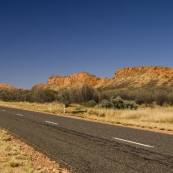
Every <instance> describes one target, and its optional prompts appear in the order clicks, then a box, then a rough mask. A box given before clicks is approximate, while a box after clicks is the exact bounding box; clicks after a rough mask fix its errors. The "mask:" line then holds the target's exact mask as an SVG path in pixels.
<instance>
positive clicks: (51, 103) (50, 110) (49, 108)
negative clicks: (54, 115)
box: [49, 103, 52, 113]
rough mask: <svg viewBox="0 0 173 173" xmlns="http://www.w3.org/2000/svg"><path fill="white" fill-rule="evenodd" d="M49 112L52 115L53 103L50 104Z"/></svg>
mask: <svg viewBox="0 0 173 173" xmlns="http://www.w3.org/2000/svg"><path fill="white" fill-rule="evenodd" d="M49 110H50V113H51V112H52V103H50V108H49Z"/></svg>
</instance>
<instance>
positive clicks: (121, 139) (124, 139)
mask: <svg viewBox="0 0 173 173" xmlns="http://www.w3.org/2000/svg"><path fill="white" fill-rule="evenodd" d="M114 139H116V140H119V141H124V142H128V143H132V144H136V145H141V146H144V147H150V148H154V147H153V146H150V145H146V144H141V143H138V142H133V141H128V140H125V139H121V138H114Z"/></svg>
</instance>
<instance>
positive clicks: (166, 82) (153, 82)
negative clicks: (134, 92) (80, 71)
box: [102, 66, 173, 89]
mask: <svg viewBox="0 0 173 173" xmlns="http://www.w3.org/2000/svg"><path fill="white" fill-rule="evenodd" d="M152 86H167V87H172V86H173V68H168V67H160V66H147V67H133V68H122V69H120V70H118V71H116V72H115V74H114V78H112V79H111V80H110V81H109V82H108V83H107V84H105V85H104V86H102V88H107V89H108V88H128V87H152Z"/></svg>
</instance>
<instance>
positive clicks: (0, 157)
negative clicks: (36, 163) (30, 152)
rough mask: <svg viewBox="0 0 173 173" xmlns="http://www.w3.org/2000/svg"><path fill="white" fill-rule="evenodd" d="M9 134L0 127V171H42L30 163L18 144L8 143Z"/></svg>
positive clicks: (42, 170) (17, 172) (3, 172)
mask: <svg viewBox="0 0 173 173" xmlns="http://www.w3.org/2000/svg"><path fill="white" fill-rule="evenodd" d="M10 140H11V138H10V135H9V134H8V133H7V132H6V131H5V130H3V129H1V128H0V172H1V173H9V172H13V173H41V172H42V173H43V172H44V169H40V170H37V169H36V168H34V167H33V166H32V164H31V161H30V160H29V158H28V156H27V155H26V154H25V153H23V152H22V151H21V150H20V146H19V145H18V144H14V145H11V144H10Z"/></svg>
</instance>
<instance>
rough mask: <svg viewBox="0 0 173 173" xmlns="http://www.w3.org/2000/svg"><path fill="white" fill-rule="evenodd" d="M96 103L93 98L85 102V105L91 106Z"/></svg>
mask: <svg viewBox="0 0 173 173" xmlns="http://www.w3.org/2000/svg"><path fill="white" fill-rule="evenodd" d="M95 105H96V102H95V101H94V100H90V101H88V103H87V107H90V108H93V107H94V106H95Z"/></svg>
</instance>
